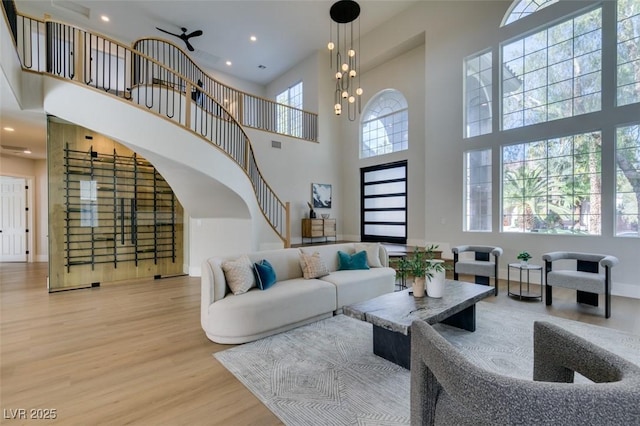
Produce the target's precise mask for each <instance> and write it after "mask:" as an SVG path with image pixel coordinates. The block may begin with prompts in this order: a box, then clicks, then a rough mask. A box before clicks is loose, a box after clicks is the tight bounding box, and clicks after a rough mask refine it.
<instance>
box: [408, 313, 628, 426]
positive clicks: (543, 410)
mask: <svg viewBox="0 0 640 426" xmlns="http://www.w3.org/2000/svg"><path fill="white" fill-rule="evenodd" d="M411 334H412V336H411V424H412V425H414V426H415V425H452V426H453V425H455V426H460V425H474V426H477V425H524V424H528V425H554V426H555V425H563V426H567V425H575V426H590V425H594V426H595V425H632V424H635V425H637V424H640V423H639V421H640V392H638V389H640V367H639V366H637V365H635V364H633V363H631V362H629V361H627V360H625V359H623V358H622V357H620V356H618V355H615V354H613V353H611V352H609V351H607V350H605V349H603V348H601V347H599V346H596V345H594V344H593V343H591V342H588V341H587V340H585V339H582V338H581V337H579V336H576V335H575V334H573V333H570V332H568V331H566V330H564V329H562V328H560V327H558V326H556V325H554V324H550V323H548V322H542V321H536V322H535V323H534V330H533V356H534V365H533V381H529V380H525V379H518V378H513V377H508V376H504V375H501V374H498V373H494V372H490V371H488V370H485V369H483V368H481V367H478V366H477V365H475V364H474V363H472V362H471V361H469V359H467V358H466V357H465V356H464V355H462V354H461V353H460V352H459V351H458V350H457V349H456V348H455V347H454V346H453V345H452V344H451V343H449V342H448V341H447V340H445V339H444V338H443V337H442V336H441V335H440V334H439V333H438V332H437V331H436V330H434V329H433V327H431V326H430V325H429V324H427V323H426V322H424V321H414V322H413V324H412V325H411ZM574 371H575V372H578V373H580V374H582V375H583V376H585V377H587V378H588V379H590V380H592V381H593V382H595V383H573V378H574Z"/></svg>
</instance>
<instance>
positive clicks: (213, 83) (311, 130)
mask: <svg viewBox="0 0 640 426" xmlns="http://www.w3.org/2000/svg"><path fill="white" fill-rule="evenodd" d="M133 48H134V49H135V50H137V51H139V52H140V53H143V54H145V55H147V56H149V57H151V58H153V59H155V60H156V61H158V62H160V63H162V64H164V65H165V66H167V67H168V68H171V69H172V70H174V71H175V72H176V73H178V74H180V75H182V76H184V77H185V78H187V79H189V80H191V81H195V82H196V83H201V85H200V86H201V90H203V91H204V92H206V93H207V94H208V95H209V96H211V97H212V98H213V99H215V100H216V101H217V102H218V103H220V104H221V105H224V106H225V107H226V108H227V110H228V111H229V112H230V113H231V114H233V116H234V117H235V119H236V120H238V122H240V123H241V124H242V125H243V126H245V127H251V128H254V129H258V130H265V131H268V132H272V133H279V134H282V135H287V136H293V137H296V138H300V139H305V140H309V141H313V142H317V141H318V116H317V114H314V113H311V112H308V111H304V110H301V109H298V108H293V107H290V106H288V105H283V104H279V103H277V102H274V101H272V100H269V99H265V98H261V97H259V96H255V95H251V94H249V93H246V92H242V91H240V90H237V89H234V88H232V87H229V86H227V85H225V84H222V83H220V82H219V81H217V80H215V79H214V78H212V77H210V76H209V75H208V74H207V73H206V72H204V71H203V70H202V69H201V68H200V67H199V66H198V65H197V64H196V63H195V62H193V60H192V59H191V57H189V55H187V53H185V51H184V50H182V49H181V48H179V47H178V46H176V45H175V44H173V43H171V42H168V41H166V40H161V39H155V38H144V39H141V40H138V41H136V42H134V43H133Z"/></svg>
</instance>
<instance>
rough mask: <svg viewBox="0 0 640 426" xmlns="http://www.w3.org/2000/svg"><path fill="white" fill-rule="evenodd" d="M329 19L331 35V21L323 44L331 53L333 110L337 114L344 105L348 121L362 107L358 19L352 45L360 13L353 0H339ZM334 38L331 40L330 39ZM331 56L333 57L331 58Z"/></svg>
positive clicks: (354, 117) (334, 5) (353, 117)
mask: <svg viewBox="0 0 640 426" xmlns="http://www.w3.org/2000/svg"><path fill="white" fill-rule="evenodd" d="M329 14H330V16H331V20H332V21H333V22H335V23H336V32H335V38H334V29H333V23H331V27H330V39H329V44H328V45H327V47H328V48H329V55H330V57H331V68H332V69H333V62H334V59H335V64H336V65H335V74H334V76H335V79H336V90H335V94H334V106H333V112H334V113H335V114H336V115H341V114H342V111H343V110H344V109H345V108H346V113H347V114H346V115H347V117H348V118H349V121H354V120H355V119H356V114H357V113H360V111H361V108H362V93H363V91H362V88H361V87H360V72H359V71H360V67H359V65H360V60H359V51H360V21H359V20H358V21H357V24H358V27H357V36H358V48H357V51H356V46H355V45H354V23H355V21H356V19H358V16H360V5H358V3H356V2H355V1H353V0H340V1H337V2H336V3H334V4H333V6H331V10H330V11H329ZM334 40H335V43H334ZM334 57H335V58H334Z"/></svg>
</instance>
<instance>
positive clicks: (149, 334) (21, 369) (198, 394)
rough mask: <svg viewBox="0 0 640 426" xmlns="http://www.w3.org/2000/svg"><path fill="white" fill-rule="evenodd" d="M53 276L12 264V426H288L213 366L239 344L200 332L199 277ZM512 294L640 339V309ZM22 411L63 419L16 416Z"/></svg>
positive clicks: (4, 277) (4, 308)
mask: <svg viewBox="0 0 640 426" xmlns="http://www.w3.org/2000/svg"><path fill="white" fill-rule="evenodd" d="M46 276H47V264H46V263H34V264H25V263H2V264H0V346H1V347H0V356H1V359H0V362H1V365H0V408H1V409H2V410H3V411H2V414H3V415H2V418H0V423H1V424H3V425H4V424H7V425H18V424H64V425H101V424H110V425H116V424H117V425H122V424H135V425H161V424H162V425H278V424H281V422H280V421H279V420H278V419H277V418H276V417H275V416H274V415H273V414H272V413H271V412H270V411H269V410H268V409H267V408H266V407H265V406H264V405H262V404H261V403H260V401H258V399H257V398H255V397H254V396H253V394H251V393H250V392H249V391H248V390H247V389H246V388H245V387H244V386H243V385H242V384H240V382H239V381H237V380H236V379H235V378H234V377H233V375H231V373H229V372H228V371H227V370H226V369H225V368H224V367H222V366H221V365H220V364H219V363H218V361H217V360H215V358H213V357H212V353H214V352H217V351H220V350H224V349H226V348H228V347H229V346H227V345H218V344H215V343H212V342H211V341H209V340H208V339H207V338H206V337H205V335H204V332H203V331H202V329H201V328H200V279H199V278H192V277H175V278H167V279H162V280H143V281H138V282H129V283H120V284H110V285H103V286H102V287H100V288H94V289H87V290H75V291H65V292H60V293H54V294H49V293H47V291H46ZM500 290H501V294H500V295H499V296H498V297H497V298H495V297H492V298H489V299H487V300H488V301H489V302H492V303H496V304H500V305H504V306H511V307H513V308H516V309H527V310H532V311H537V312H548V313H549V314H552V315H557V316H562V317H565V318H571V319H576V320H579V321H584V322H589V323H593V324H598V325H602V326H605V327H611V328H616V329H619V330H625V331H630V332H633V333H636V334H640V300H635V299H625V298H620V297H614V298H613V308H612V312H613V314H612V317H611V318H610V319H608V320H607V319H605V318H604V317H603V316H602V308H601V310H599V311H598V310H594V309H593V308H587V307H581V306H578V305H576V303H575V299H574V298H575V293H574V292H571V291H568V290H567V291H566V292H565V291H561V290H564V289H558V291H557V296H556V297H555V298H554V305H553V306H552V307H549V309H548V308H547V307H546V306H545V305H544V303H541V302H520V301H517V300H513V299H510V298H508V297H507V296H506V285H503V286H501V289H500ZM17 409H25V410H27V411H26V415H27V417H29V414H30V412H29V410H31V409H55V410H56V419H55V420H35V419H29V418H27V419H26V420H22V419H8V418H5V417H10V414H11V413H15V410H17ZM10 410H14V411H10Z"/></svg>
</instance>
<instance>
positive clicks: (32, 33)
mask: <svg viewBox="0 0 640 426" xmlns="http://www.w3.org/2000/svg"><path fill="white" fill-rule="evenodd" d="M12 31H13V33H14V34H13V35H14V37H15V40H14V41H15V43H16V49H17V51H18V56H19V57H20V60H21V62H22V66H23V68H24V69H27V70H30V71H33V72H39V73H45V74H48V75H52V76H54V77H57V78H62V79H65V80H69V81H73V82H75V83H77V84H82V85H84V86H86V87H90V88H93V89H94V90H100V91H103V92H105V93H108V94H111V95H113V96H115V97H118V98H120V99H122V100H124V101H126V102H128V103H131V104H134V105H136V106H138V107H140V108H143V109H145V110H147V111H149V112H151V113H154V114H156V115H158V116H162V117H166V118H169V119H171V120H172V121H174V122H175V123H176V124H178V125H180V126H182V127H184V128H186V129H188V130H190V131H191V132H192V133H194V134H196V135H198V136H200V137H201V138H203V139H205V140H207V141H208V142H209V143H210V144H211V145H212V146H214V147H216V148H217V149H220V150H222V151H224V152H225V153H226V154H227V155H228V156H229V157H231V158H232V159H233V160H234V161H235V162H236V163H237V164H238V165H239V166H240V167H241V168H242V169H243V170H244V171H245V173H246V174H247V176H248V178H249V180H250V181H251V184H252V186H253V189H254V192H255V195H256V200H257V202H258V205H259V206H260V209H261V211H262V214H263V215H264V217H265V218H266V219H267V221H268V222H269V224H270V225H271V227H272V228H273V229H274V231H275V232H276V233H277V234H278V236H279V237H280V239H281V240H282V241H283V242H284V244H285V246H286V247H288V246H289V245H290V241H291V234H290V218H289V215H290V209H289V203H288V202H287V203H284V202H282V201H281V200H280V199H279V198H278V196H277V195H276V194H275V192H274V191H273V189H272V188H271V187H270V186H269V184H268V183H267V182H266V181H265V179H264V177H263V175H262V173H261V172H260V169H259V167H258V164H257V162H256V158H255V155H254V152H253V149H252V146H251V142H250V140H249V137H248V136H247V135H246V133H245V132H244V129H243V128H242V126H241V125H240V123H238V121H237V120H236V119H235V117H234V114H232V113H231V112H230V111H229V110H228V109H227V107H226V106H225V105H223V104H221V103H219V102H218V101H217V99H216V98H214V97H212V96H210V95H209V94H208V93H206V92H204V91H201V90H198V85H197V82H194V81H193V80H191V79H190V78H188V77H187V76H184V75H180V74H179V73H178V72H176V71H175V70H174V69H173V68H171V67H167V66H165V65H164V64H162V63H160V62H158V61H157V60H156V59H154V58H151V57H149V56H147V55H145V54H143V53H141V52H138V51H136V50H134V49H131V48H130V47H127V46H125V45H124V44H121V43H119V42H117V41H114V40H110V39H108V38H106V37H104V36H101V35H97V34H93V33H91V32H88V31H86V30H83V29H81V28H77V27H74V26H71V25H68V24H65V23H61V22H54V21H49V20H47V21H41V20H38V19H35V18H31V17H28V16H25V15H21V14H19V13H18V14H17V16H16V30H15V31H14V30H13V29H12Z"/></svg>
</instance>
